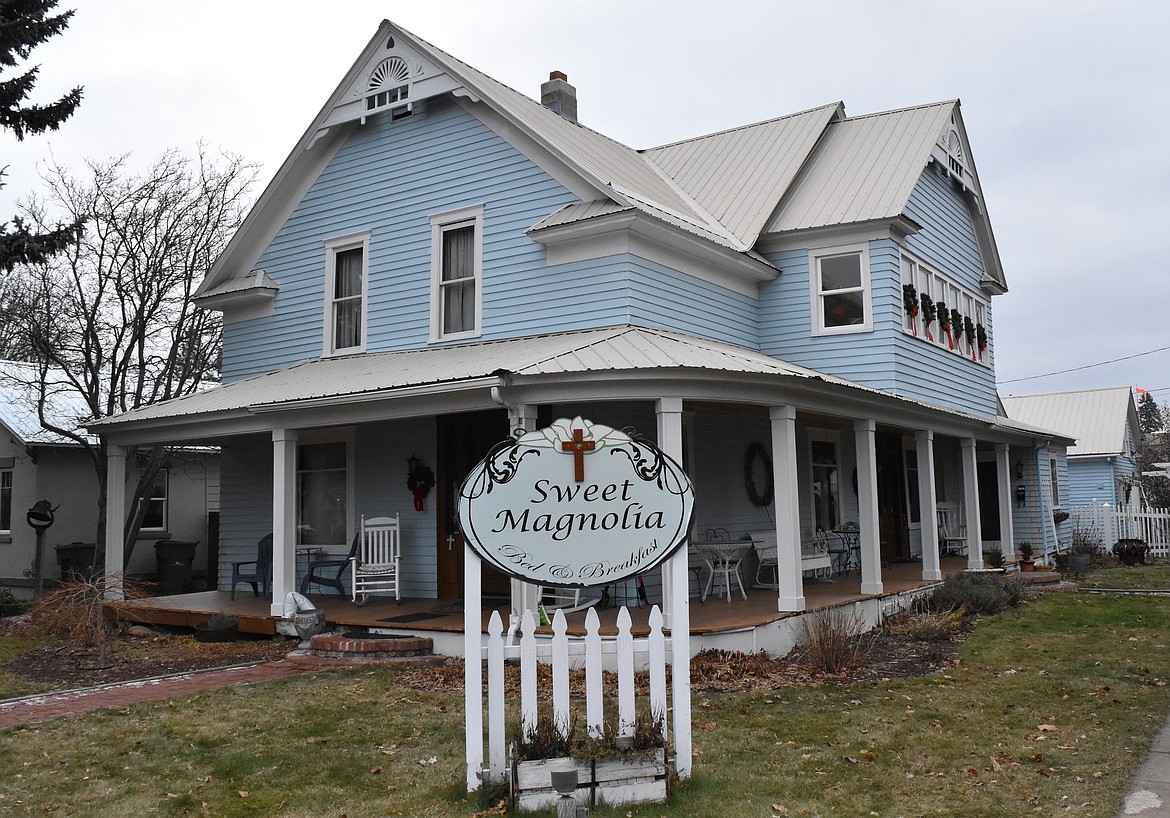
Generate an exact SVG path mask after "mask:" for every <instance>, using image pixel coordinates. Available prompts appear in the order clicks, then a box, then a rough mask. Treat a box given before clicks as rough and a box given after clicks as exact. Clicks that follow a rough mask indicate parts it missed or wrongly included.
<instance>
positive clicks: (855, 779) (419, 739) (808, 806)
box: [0, 594, 1170, 818]
mask: <svg viewBox="0 0 1170 818" xmlns="http://www.w3.org/2000/svg"><path fill="white" fill-rule="evenodd" d="M1168 644H1170V606H1167V605H1166V603H1165V601H1164V600H1161V599H1156V598H1149V597H1115V596H1103V595H1075V594H1053V595H1049V596H1046V597H1044V598H1042V599H1040V600H1039V601H1037V602H1034V603H1032V604H1029V605H1027V606H1024V607H1022V608H1019V609H1016V610H1013V611H1010V612H1008V613H1006V614H1002V615H1000V616H997V617H994V618H991V619H987V620H984V621H983V622H982V623H981V624H980V625H979V626H978V628H977V629H976V631H975V632H974V634H973V635H972V636H971V637H970V638H969V639H968V640H967V642H966V643H965V645H964V646H963V650H962V661H961V663H960V664H959V665H958V666H957V667H955V668H953V669H952V670H951V671H950V672H947V673H945V674H936V675H934V676H931V677H927V678H923V679H916V680H900V681H889V682H881V683H864V684H854V685H849V686H823V687H802V688H783V689H778V690H761V691H756V692H751V693H736V694H709V695H707V694H701V693H696V694H695V696H694V700H693V705H694V722H695V733H694V743H695V747H696V753H697V754H696V757H695V764H694V777H693V779H692V780H690V781H688V782H687V783H686V784H684V785H683V786H681V787H679V788H678V789H677V790H676V791H675V792H674V794H673V795H672V796H671V800H670V802H669V803H668V804H666V805H647V806H642V807H633V808H622V809H618V810H606V809H598V810H595V811H594V813H593V814H594V815H597V816H625V815H631V816H646V817H647V818H650V817H655V818H656V817H657V816H710V815H715V816H736V818H740V816H773V815H777V814H787V815H809V816H824V817H825V818H828V817H829V816H867V815H878V816H910V815H930V816H973V815H979V816H1019V815H1025V814H1038V815H1077V816H1103V817H1105V816H1112V815H1113V814H1114V812H1115V810H1116V807H1117V805H1118V804H1119V802H1120V799H1121V798H1122V796H1123V794H1124V792H1125V787H1126V784H1127V782H1128V779H1129V777H1130V776H1131V774H1132V772H1133V771H1134V769H1135V768H1136V766H1137V764H1138V763H1139V762H1140V758H1141V754H1142V752H1143V751H1144V749H1145V747H1146V746H1147V745H1148V743H1149V740H1150V738H1151V737H1152V736H1153V734H1154V733H1155V731H1156V730H1157V729H1158V728H1159V727H1160V725H1161V724H1162V721H1163V719H1164V718H1165V715H1166V712H1167V708H1168V707H1170V697H1168V695H1167V689H1166V680H1167V679H1170V650H1168ZM398 679H399V675H398V674H397V673H396V672H395V671H393V670H388V669H366V670H353V671H344V672H334V673H325V674H321V675H319V676H317V677H298V678H293V679H288V680H283V681H280V682H273V683H270V684H266V685H262V686H259V687H251V688H239V689H229V690H221V691H216V692H212V693H206V694H200V695H197V696H193V697H190V698H183V699H174V700H169V701H166V702H161V703H154V704H144V705H140V706H135V707H132V708H129V709H126V710H109V711H103V712H100V713H95V714H93V715H90V716H88V717H85V718H81V719H76V720H62V721H57V722H51V723H47V724H45V725H41V726H35V727H28V728H17V729H12V730H8V731H4V732H2V733H0V812H2V813H4V814H12V815H41V814H70V815H92V816H117V817H118V818H124V817H125V816H127V815H141V814H147V813H150V814H158V815H231V816H237V815H239V816H246V815H264V816H269V815H280V816H338V815H351V816H356V815H363V816H365V815H412V816H427V817H428V818H435V817H441V816H470V815H473V814H475V813H476V812H477V811H479V810H481V809H483V808H484V807H483V806H482V805H480V804H477V803H476V801H475V800H474V799H471V800H469V799H468V798H467V797H466V796H465V795H464V793H463V792H462V788H461V784H462V782H463V720H462V705H461V694H460V693H454V694H446V695H440V694H435V693H423V692H418V691H415V690H411V689H408V688H405V687H403V686H401V685H400V684H399V683H398ZM774 805H775V807H782V808H783V809H776V808H775V807H774Z"/></svg>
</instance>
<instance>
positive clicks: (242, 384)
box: [92, 325, 851, 430]
mask: <svg viewBox="0 0 1170 818" xmlns="http://www.w3.org/2000/svg"><path fill="white" fill-rule="evenodd" d="M669 368H688V369H708V370H718V371H723V372H745V373H763V374H773V375H789V376H793V377H799V378H816V379H819V380H822V381H827V382H832V383H839V384H845V385H851V384H849V382H848V381H845V380H842V379H840V378H833V377H830V376H827V375H822V374H820V373H818V372H815V371H813V370H811V369H806V368H804V367H800V366H795V365H793V364H788V363H785V362H784V361H780V360H777V359H776V358H771V357H769V356H767V355H764V354H762V353H759V352H754V351H752V350H749V349H746V348H743V347H737V346H734V345H731V344H725V343H720V342H717V341H707V340H703V339H699V338H694V337H691V336H688V335H684V334H682V333H677V332H669V331H666V330H659V329H647V328H643V327H635V326H628V325H623V326H616V327H606V328H603V329H592V330H579V331H571V332H563V333H554V334H550V335H535V336H528V337H524V338H513V339H507V340H500V341H483V342H478V343H468V344H456V345H451V346H440V347H428V348H426V349H407V350H401V351H395V352H378V353H365V354H361V355H347V356H340V357H335V358H317V359H314V360H311V361H306V362H304V363H300V364H296V365H294V366H290V367H288V368H287V369H281V370H278V371H276V372H270V373H267V374H264V375H257V376H256V377H254V378H248V379H246V380H242V381H235V382H233V383H228V384H224V385H222V386H219V387H217V388H214V389H210V390H208V391H206V392H200V393H198V394H194V395H187V396H185V397H182V398H175V399H174V400H169V401H165V402H162V403H156V404H153V405H151V406H145V407H142V408H140V409H136V410H134V411H131V412H127V413H125V414H123V415H119V416H118V417H117V418H107V419H103V420H100V421H97V422H96V423H94V424H93V427H92V428H94V429H98V430H104V429H107V428H110V427H114V426H118V425H121V424H131V423H134V422H136V421H149V420H159V419H164V418H178V417H186V418H192V419H194V417H193V416H198V415H203V414H209V413H215V412H224V411H232V410H251V409H255V408H258V407H266V406H274V405H278V404H287V403H292V402H296V401H312V400H320V399H325V398H337V397H343V396H355V397H356V396H361V395H368V394H371V393H384V392H391V391H393V390H396V389H408V388H411V387H420V386H427V385H431V384H449V385H451V386H452V387H456V386H457V385H458V383H459V382H461V381H468V380H474V379H479V378H483V377H490V376H493V375H498V374H504V373H509V374H513V375H545V374H560V373H573V372H604V371H607V370H608V371H620V370H646V369H669Z"/></svg>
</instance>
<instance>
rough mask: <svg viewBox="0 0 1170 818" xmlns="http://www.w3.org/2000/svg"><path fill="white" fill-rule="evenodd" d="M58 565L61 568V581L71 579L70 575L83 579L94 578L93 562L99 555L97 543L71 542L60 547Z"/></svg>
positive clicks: (57, 549)
mask: <svg viewBox="0 0 1170 818" xmlns="http://www.w3.org/2000/svg"><path fill="white" fill-rule="evenodd" d="M56 551H57V565H59V566H60V567H61V581H62V582H64V581H65V580H67V579H69V576H70V574H78V575H80V576H82V577H91V576H93V567H94V566H93V561H94V557H95V555H96V554H97V543H92V542H71V543H68V544H65V545H58V546H57V547H56Z"/></svg>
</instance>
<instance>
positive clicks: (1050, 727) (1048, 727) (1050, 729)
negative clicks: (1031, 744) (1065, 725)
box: [1036, 724, 1056, 733]
mask: <svg viewBox="0 0 1170 818" xmlns="http://www.w3.org/2000/svg"><path fill="white" fill-rule="evenodd" d="M1036 729H1037V730H1042V731H1044V732H1045V733H1055V732H1056V725H1055V724H1038V725H1036Z"/></svg>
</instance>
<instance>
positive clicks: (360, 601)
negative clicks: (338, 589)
mask: <svg viewBox="0 0 1170 818" xmlns="http://www.w3.org/2000/svg"><path fill="white" fill-rule="evenodd" d="M398 535H399V528H398V515H397V514H395V515H394V516H393V517H371V518H370V519H368V520H367V519H366V518H365V515H362V528H361V532H360V537H361V540H360V543H359V545H358V552H357V554H355V555H354V557H353V560H352V564H353V602H354V604H355V605H358V606H361V605H365V604H366V603H367V602H369V601H370V594H394V601H395V602H401V601H402V596H401V594H400V590H399V583H398V559H399V536H398Z"/></svg>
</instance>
